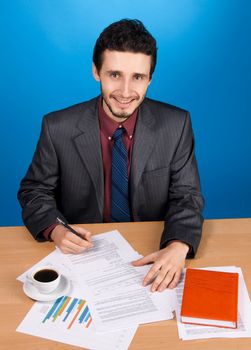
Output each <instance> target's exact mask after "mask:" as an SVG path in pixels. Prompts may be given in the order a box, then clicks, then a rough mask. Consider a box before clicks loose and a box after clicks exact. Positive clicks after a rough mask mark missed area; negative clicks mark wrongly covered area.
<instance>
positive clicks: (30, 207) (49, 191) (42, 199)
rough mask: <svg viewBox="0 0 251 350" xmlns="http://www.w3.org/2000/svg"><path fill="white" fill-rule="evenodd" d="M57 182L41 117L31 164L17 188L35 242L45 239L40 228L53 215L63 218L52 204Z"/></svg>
mask: <svg viewBox="0 0 251 350" xmlns="http://www.w3.org/2000/svg"><path fill="white" fill-rule="evenodd" d="M58 181H59V163H58V159H57V154H56V151H55V148H54V146H53V142H52V140H51V137H50V132H49V127H48V121H47V118H46V117H45V118H44V119H43V124H42V130H41V134H40V138H39V141H38V144H37V147H36V151H35V154H34V156H33V160H32V163H31V165H30V167H29V169H28V171H27V173H26V175H25V177H24V178H23V180H22V181H21V185H20V189H19V191H18V200H19V202H20V204H21V207H22V217H23V221H24V224H25V225H26V227H27V228H28V230H29V231H30V233H31V234H32V235H33V236H34V238H35V239H36V240H38V241H44V240H45V238H44V236H43V231H44V230H45V229H46V228H48V227H49V226H50V225H52V224H54V223H55V222H56V218H57V217H61V218H62V219H64V220H65V218H64V217H63V216H62V214H61V213H60V212H59V211H58V210H57V205H56V199H55V198H56V195H57V187H58Z"/></svg>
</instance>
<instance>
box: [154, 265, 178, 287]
mask: <svg viewBox="0 0 251 350" xmlns="http://www.w3.org/2000/svg"><path fill="white" fill-rule="evenodd" d="M176 272H177V271H176V269H171V270H169V271H168V273H167V274H166V276H165V278H164V279H163V280H162V281H161V283H160V284H159V286H158V288H157V290H158V292H162V291H163V290H164V289H166V288H169V287H170V284H171V283H172V282H173V281H176Z"/></svg>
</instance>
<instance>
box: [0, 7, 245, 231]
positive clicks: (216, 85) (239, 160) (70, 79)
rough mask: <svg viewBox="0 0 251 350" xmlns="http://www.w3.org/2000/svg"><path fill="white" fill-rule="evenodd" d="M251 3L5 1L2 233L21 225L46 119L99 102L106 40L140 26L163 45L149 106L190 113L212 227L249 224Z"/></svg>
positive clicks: (0, 64) (0, 79) (0, 92)
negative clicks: (125, 22)
mask: <svg viewBox="0 0 251 350" xmlns="http://www.w3.org/2000/svg"><path fill="white" fill-rule="evenodd" d="M250 11H251V2H250V1H248V0H247V1H244V0H239V1H238V0H235V1H234V0H187V1H185V0H175V1H174V0H173V1H164V0H163V1H162V0H155V1H152V0H138V1H137V0H135V1H127V2H125V1H123V2H121V1H117V0H114V1H113V0H106V1H103V0H102V1H101V0H92V1H89V0H88V1H84V0H82V1H81V0H34V1H30V0H26V1H25V0H13V1H7V0H6V1H1V14H0V16H1V21H0V26H1V28H0V30H1V41H0V43H1V54H0V73H1V76H0V96H1V119H0V130H1V137H0V150H1V163H0V164H1V171H0V177H1V178H0V183H1V195H0V206H1V210H0V225H3V226H5V225H21V224H22V220H21V215H20V212H21V210H20V207H19V204H18V202H17V199H16V192H17V190H18V187H19V183H20V180H21V178H22V177H23V176H24V174H25V172H26V170H27V168H28V165H29V163H30V161H31V159H32V155H33V152H34V149H35V146H36V143H37V140H38V137H39V133H40V127H41V119H42V116H43V115H44V114H46V113H48V112H50V111H53V110H57V109H61V108H64V107H66V106H69V105H72V104H74V103H78V102H81V101H83V100H87V99H89V98H91V97H93V96H95V95H97V94H99V85H98V84H97V83H96V82H95V81H94V79H93V78H92V74H91V63H92V61H91V57H92V50H93V46H94V43H95V41H96V39H97V37H98V35H99V33H100V32H101V31H102V30H103V29H104V27H106V26H107V25H108V24H110V23H111V22H114V21H116V20H119V19H121V18H125V17H129V18H138V19H141V20H142V21H143V23H144V24H145V25H146V27H147V28H148V29H149V31H150V32H152V34H153V35H154V36H155V37H156V39H157V42H158V47H159V51H158V65H157V69H156V72H155V74H154V77H153V82H152V85H151V87H150V89H149V92H148V96H149V97H151V98H155V99H159V100H162V101H165V102H168V103H171V104H174V105H178V106H180V107H183V108H185V109H188V110H189V111H190V112H191V117H192V122H193V128H194V133H195V137H196V153H197V160H198V164H199V169H200V175H201V183H202V190H203V193H204V197H205V200H206V207H205V211H204V215H205V217H206V218H228V217H233V218H236V217H250V216H251V201H250V199H251V184H250V174H251V156H250V150H251V141H250V140H251V137H250V134H251V118H250V117H251V115H250V102H251V86H250V85H251V40H250V33H251V21H250Z"/></svg>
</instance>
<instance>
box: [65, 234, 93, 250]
mask: <svg viewBox="0 0 251 350" xmlns="http://www.w3.org/2000/svg"><path fill="white" fill-rule="evenodd" d="M65 239H66V240H67V241H69V242H71V243H74V245H76V246H79V247H82V248H84V249H88V248H91V247H92V246H93V244H92V243H91V242H89V241H86V240H85V239H83V238H80V237H78V236H77V235H75V234H74V233H72V232H71V231H67V232H66V233H65ZM65 243H66V245H67V246H68V247H69V244H67V242H65ZM70 246H71V247H72V249H74V248H73V246H72V245H70ZM75 249H76V247H75Z"/></svg>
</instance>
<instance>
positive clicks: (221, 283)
mask: <svg viewBox="0 0 251 350" xmlns="http://www.w3.org/2000/svg"><path fill="white" fill-rule="evenodd" d="M237 313H238V273H230V272H218V271H209V270H199V269H187V271H186V279H185V285H184V292H183V299H182V305H181V322H183V323H194V324H201V325H207V326H217V327H227V328H237Z"/></svg>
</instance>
